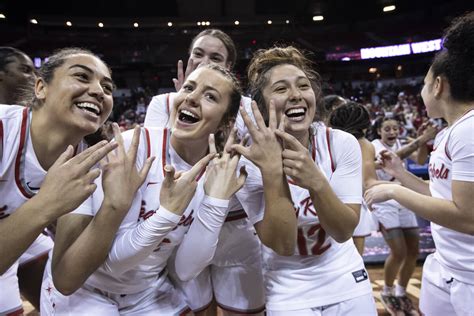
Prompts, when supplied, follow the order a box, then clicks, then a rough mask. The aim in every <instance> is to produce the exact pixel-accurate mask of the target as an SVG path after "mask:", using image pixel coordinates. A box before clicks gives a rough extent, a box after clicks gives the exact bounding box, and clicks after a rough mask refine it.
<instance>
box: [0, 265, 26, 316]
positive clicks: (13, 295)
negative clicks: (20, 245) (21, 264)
mask: <svg viewBox="0 0 474 316" xmlns="http://www.w3.org/2000/svg"><path fill="white" fill-rule="evenodd" d="M17 271H18V261H17V262H15V263H14V264H13V265H12V266H11V267H10V268H9V269H8V270H7V271H6V272H5V273H4V274H2V275H0V291H1V294H0V315H2V316H3V315H9V314H12V315H21V314H22V313H23V305H22V302H21V297H20V288H19V286H18V277H17V275H16V273H17Z"/></svg>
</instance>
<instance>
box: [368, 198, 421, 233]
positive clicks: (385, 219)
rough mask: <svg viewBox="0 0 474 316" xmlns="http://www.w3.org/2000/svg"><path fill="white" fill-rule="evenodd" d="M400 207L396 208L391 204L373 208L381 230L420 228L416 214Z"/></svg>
mask: <svg viewBox="0 0 474 316" xmlns="http://www.w3.org/2000/svg"><path fill="white" fill-rule="evenodd" d="M398 206H399V207H394V206H393V205H392V204H389V203H387V204H386V203H378V204H375V205H374V206H373V210H374V211H373V214H374V216H375V218H376V219H377V221H378V223H379V226H380V229H385V230H390V229H394V228H402V229H409V228H418V221H417V220H416V216H415V213H413V212H412V211H410V210H409V209H407V208H404V207H402V206H401V205H399V204H398Z"/></svg>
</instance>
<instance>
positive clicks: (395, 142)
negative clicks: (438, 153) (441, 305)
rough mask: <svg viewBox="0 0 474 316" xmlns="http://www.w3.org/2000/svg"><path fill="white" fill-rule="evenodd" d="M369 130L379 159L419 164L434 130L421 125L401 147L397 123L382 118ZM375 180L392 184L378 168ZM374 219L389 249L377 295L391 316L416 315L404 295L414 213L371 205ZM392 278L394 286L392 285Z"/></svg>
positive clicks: (414, 249) (414, 253) (412, 255)
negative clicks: (373, 134)
mask: <svg viewBox="0 0 474 316" xmlns="http://www.w3.org/2000/svg"><path fill="white" fill-rule="evenodd" d="M373 128H374V129H375V130H376V131H377V134H378V135H379V137H380V139H375V140H373V141H372V144H373V145H374V148H375V154H376V156H377V157H378V158H379V157H381V156H382V155H383V154H384V153H385V152H387V151H391V152H394V153H396V154H397V155H398V156H399V157H400V158H401V159H405V158H408V157H410V158H411V159H412V160H414V161H416V162H418V163H419V164H423V163H424V162H425V161H426V157H427V154H428V149H427V146H426V143H427V142H428V141H430V140H431V139H432V138H433V137H434V136H435V135H436V132H437V129H436V127H434V126H432V125H427V124H426V125H424V126H423V128H421V129H420V131H419V133H420V134H421V135H420V136H419V137H417V139H415V140H414V141H412V142H410V143H408V144H407V145H402V144H401V142H400V139H399V138H398V137H399V132H400V124H399V122H398V121H397V120H396V119H394V118H392V117H388V116H387V117H385V118H382V119H380V120H379V121H377V122H376V123H375V124H374V126H373ZM376 172H377V177H378V179H379V180H382V181H395V180H396V179H394V178H393V177H392V176H391V175H389V174H387V173H386V172H384V171H383V170H382V169H378V170H377V171H376ZM372 209H373V214H374V217H375V218H376V220H377V222H378V224H379V227H380V228H379V229H380V231H381V232H382V234H383V236H384V239H385V242H386V243H387V245H388V246H389V248H390V254H389V256H388V258H387V259H386V260H385V264H384V282H385V284H384V287H383V289H382V292H381V298H382V304H383V305H384V307H385V309H386V310H387V311H388V312H389V313H391V314H392V315H403V314H405V313H408V314H410V315H418V312H417V308H416V307H415V306H414V305H413V303H412V302H411V300H410V298H409V297H408V296H407V295H406V287H407V285H408V281H409V280H410V278H411V276H412V274H413V271H414V270H415V265H416V260H417V259H418V253H419V246H418V244H419V239H420V237H419V228H418V222H417V219H416V216H415V214H414V213H413V212H412V211H410V210H409V209H408V208H406V207H403V206H402V205H400V204H399V203H397V202H396V201H393V200H392V201H387V202H384V203H377V204H374V205H373V206H372ZM395 279H397V283H396V284H394V282H395Z"/></svg>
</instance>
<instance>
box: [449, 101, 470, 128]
mask: <svg viewBox="0 0 474 316" xmlns="http://www.w3.org/2000/svg"><path fill="white" fill-rule="evenodd" d="M444 108H445V110H444V115H443V118H444V119H445V120H446V122H448V126H451V125H453V124H454V122H456V121H457V120H458V119H460V118H461V116H463V115H464V114H466V113H467V112H468V111H469V110H473V109H474V102H469V103H464V102H450V103H449V104H448V103H446V105H445V107H444Z"/></svg>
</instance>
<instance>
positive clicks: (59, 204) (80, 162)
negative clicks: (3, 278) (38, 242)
mask: <svg viewBox="0 0 474 316" xmlns="http://www.w3.org/2000/svg"><path fill="white" fill-rule="evenodd" d="M114 148H115V145H114V144H110V143H107V142H100V143H98V144H96V145H95V146H93V147H90V148H88V149H87V150H85V151H84V152H82V153H81V154H79V155H77V156H75V157H72V155H73V153H74V150H73V147H72V146H69V147H68V148H67V149H66V151H65V152H64V153H63V154H62V155H61V156H59V158H58V159H57V160H56V162H55V163H54V164H53V165H52V166H51V168H50V169H49V171H48V173H47V175H46V178H45V180H44V181H43V184H42V185H41V189H40V190H39V192H38V194H37V195H36V196H34V197H33V198H31V199H30V200H29V201H27V202H26V203H24V204H23V205H22V206H20V207H19V208H18V209H16V210H15V211H14V212H13V214H12V215H10V216H8V217H7V218H4V219H3V220H1V221H0V231H1V232H2V234H0V244H1V245H2V247H1V253H0V274H3V273H4V272H5V271H6V270H7V269H8V268H9V267H10V266H11V265H12V264H13V263H14V262H15V261H16V260H17V259H18V258H19V257H20V256H21V254H22V253H23V252H25V250H26V249H27V248H28V247H29V246H30V245H31V243H32V242H33V241H34V240H35V239H36V238H37V237H38V235H39V234H40V233H41V232H42V230H43V229H44V228H45V227H46V226H48V225H49V224H50V223H51V222H53V221H54V220H56V219H57V218H58V217H60V216H61V215H63V214H66V213H68V212H71V211H72V210H74V209H75V208H76V207H78V206H79V205H80V204H81V203H82V202H83V201H84V200H85V199H86V198H87V197H88V196H89V195H91V194H92V192H94V190H95V189H96V186H95V184H93V183H92V182H93V180H94V179H95V178H97V177H98V176H99V174H100V172H99V170H97V169H93V170H91V168H92V166H93V165H95V164H96V163H97V162H98V161H99V160H100V159H102V157H104V156H105V155H106V154H107V153H108V152H109V151H110V150H112V149H114ZM91 183H92V184H91ZM64 196H67V197H68V199H64Z"/></svg>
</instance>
